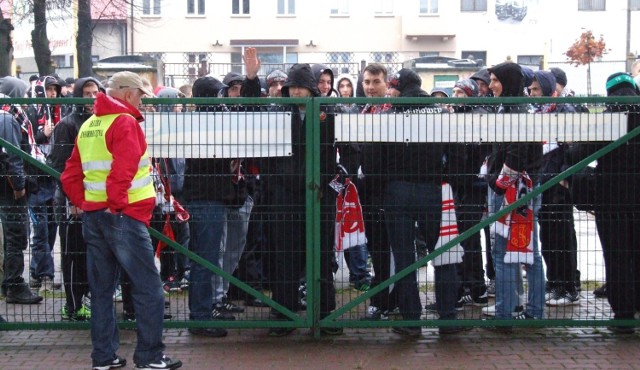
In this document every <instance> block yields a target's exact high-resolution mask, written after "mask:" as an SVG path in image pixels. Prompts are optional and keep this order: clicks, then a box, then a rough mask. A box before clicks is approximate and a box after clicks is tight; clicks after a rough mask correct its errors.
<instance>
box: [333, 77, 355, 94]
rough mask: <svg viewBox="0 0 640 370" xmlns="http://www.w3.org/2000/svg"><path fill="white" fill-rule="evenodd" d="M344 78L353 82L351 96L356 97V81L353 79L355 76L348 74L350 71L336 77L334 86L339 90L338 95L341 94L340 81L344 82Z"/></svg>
mask: <svg viewBox="0 0 640 370" xmlns="http://www.w3.org/2000/svg"><path fill="white" fill-rule="evenodd" d="M342 80H348V81H349V82H350V83H351V96H350V98H353V97H355V96H356V82H355V81H354V80H353V77H351V75H350V74H348V73H343V74H340V75H338V77H337V78H336V81H335V85H334V86H333V87H334V89H335V90H336V91H337V92H338V96H340V90H339V87H340V82H342Z"/></svg>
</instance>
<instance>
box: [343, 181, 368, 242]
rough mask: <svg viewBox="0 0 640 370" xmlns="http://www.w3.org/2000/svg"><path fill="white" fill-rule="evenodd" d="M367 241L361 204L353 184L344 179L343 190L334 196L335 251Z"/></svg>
mask: <svg viewBox="0 0 640 370" xmlns="http://www.w3.org/2000/svg"><path fill="white" fill-rule="evenodd" d="M366 243H367V237H366V235H365V233H364V218H363V216H362V205H361V204H360V196H359V195H358V189H357V188H356V186H355V184H354V183H353V182H351V180H350V179H349V178H346V179H345V180H344V190H343V191H341V192H339V193H338V196H337V197H336V229H335V248H336V251H337V252H341V251H343V250H345V249H349V248H351V247H355V246H356V245H362V244H366Z"/></svg>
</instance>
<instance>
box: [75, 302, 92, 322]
mask: <svg viewBox="0 0 640 370" xmlns="http://www.w3.org/2000/svg"><path fill="white" fill-rule="evenodd" d="M76 318H77V319H78V320H80V321H88V320H91V309H90V308H89V307H87V306H85V305H82V306H81V307H80V309H79V310H78V312H76Z"/></svg>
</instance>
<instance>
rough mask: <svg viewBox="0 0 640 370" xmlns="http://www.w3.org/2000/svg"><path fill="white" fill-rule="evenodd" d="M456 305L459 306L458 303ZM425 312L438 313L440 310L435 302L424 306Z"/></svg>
mask: <svg viewBox="0 0 640 370" xmlns="http://www.w3.org/2000/svg"><path fill="white" fill-rule="evenodd" d="M456 305H457V303H456ZM456 309H457V307H456ZM424 310H425V311H426V312H427V313H438V308H437V307H436V303H435V302H433V303H429V304H426V305H424Z"/></svg>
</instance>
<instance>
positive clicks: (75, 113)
mask: <svg viewBox="0 0 640 370" xmlns="http://www.w3.org/2000/svg"><path fill="white" fill-rule="evenodd" d="M89 82H92V83H94V84H96V85H97V86H98V90H99V91H100V92H102V93H104V92H105V90H104V87H103V86H102V84H101V83H100V81H98V80H97V79H95V78H93V77H86V78H79V79H78V80H77V81H76V82H75V85H74V87H73V97H74V98H82V97H83V91H82V90H83V89H84V86H85V85H86V84H87V83H89ZM91 115H92V113H90V112H86V111H85V110H84V104H78V105H76V106H74V107H73V110H72V112H71V114H69V115H68V116H66V117H64V118H63V119H62V121H60V122H59V123H58V124H57V125H56V128H55V129H54V130H53V136H54V138H55V140H54V142H53V146H52V148H51V153H50V154H49V156H48V157H47V164H48V165H49V166H50V167H52V168H53V169H55V170H56V171H58V172H62V171H64V165H65V163H66V162H67V159H69V157H71V152H72V151H73V146H74V144H75V142H76V137H77V136H78V131H80V127H81V126H82V124H83V123H84V122H85V121H86V120H88V119H89V117H91Z"/></svg>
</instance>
